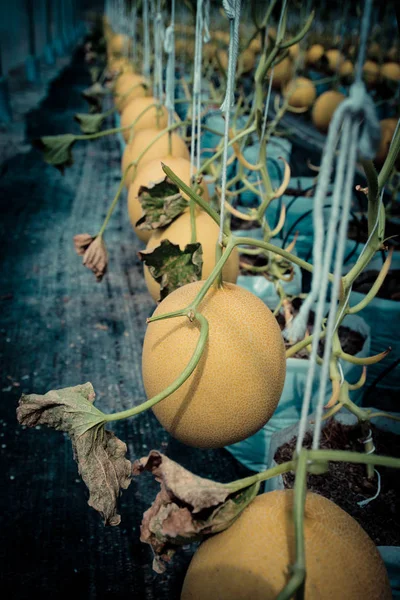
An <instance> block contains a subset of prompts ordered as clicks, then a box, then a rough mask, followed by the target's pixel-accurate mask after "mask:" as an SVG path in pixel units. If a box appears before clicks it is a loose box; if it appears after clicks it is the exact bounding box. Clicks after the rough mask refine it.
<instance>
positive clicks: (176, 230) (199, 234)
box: [144, 211, 239, 302]
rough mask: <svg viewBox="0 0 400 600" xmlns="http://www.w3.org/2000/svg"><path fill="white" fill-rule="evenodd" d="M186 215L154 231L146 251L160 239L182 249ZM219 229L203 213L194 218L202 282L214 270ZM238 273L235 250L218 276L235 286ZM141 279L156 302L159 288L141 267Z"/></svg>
mask: <svg viewBox="0 0 400 600" xmlns="http://www.w3.org/2000/svg"><path fill="white" fill-rule="evenodd" d="M191 234H192V230H191V226H190V213H189V212H185V213H183V214H182V215H180V216H179V217H178V218H177V219H175V221H173V222H172V223H171V224H170V225H168V227H166V228H165V229H157V230H155V231H154V233H153V235H152V236H151V237H150V239H149V241H148V243H147V246H146V250H152V249H153V248H156V247H157V246H159V245H160V244H161V241H162V240H169V241H170V242H171V243H172V244H179V246H180V248H181V249H182V250H183V249H184V247H185V246H186V244H190V241H191ZM218 234H219V227H218V226H217V224H216V223H215V222H214V221H213V220H212V219H211V217H210V216H209V215H207V213H205V212H204V211H199V212H198V213H197V215H196V241H197V242H200V243H201V246H202V250H203V267H202V272H201V274H202V278H203V279H206V278H207V277H208V276H209V275H210V273H211V271H212V270H213V268H214V267H215V248H216V245H217V240H218ZM238 274H239V258H238V253H237V251H236V249H235V250H234V251H233V252H232V254H231V255H230V257H229V259H228V261H227V263H226V264H225V266H224V268H223V270H222V275H223V279H224V281H228V282H231V283H235V282H236V280H237V276H238ZM144 278H145V281H146V285H147V289H148V290H149V293H150V295H151V297H152V298H153V300H154V302H158V300H159V299H160V286H159V284H158V283H157V281H156V280H155V279H154V278H153V277H152V276H151V275H150V272H149V270H148V268H147V267H146V266H145V267H144Z"/></svg>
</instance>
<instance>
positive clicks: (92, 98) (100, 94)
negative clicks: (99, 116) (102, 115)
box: [82, 81, 109, 112]
mask: <svg viewBox="0 0 400 600" xmlns="http://www.w3.org/2000/svg"><path fill="white" fill-rule="evenodd" d="M108 93H109V90H108V89H107V88H106V87H104V86H102V85H101V83H99V82H98V81H96V82H95V83H94V84H93V85H91V86H90V87H88V88H87V89H86V90H83V92H82V96H83V97H84V98H85V100H87V102H88V103H89V104H90V105H91V107H92V110H93V112H100V111H101V104H102V100H103V98H104V96H106V95H107V94H108Z"/></svg>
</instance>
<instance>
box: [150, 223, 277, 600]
mask: <svg viewBox="0 0 400 600" xmlns="http://www.w3.org/2000/svg"><path fill="white" fill-rule="evenodd" d="M184 216H186V215H184ZM180 218H182V217H180ZM202 285H203V282H195V283H190V284H188V285H185V286H183V287H181V288H179V289H177V290H175V291H174V292H172V293H171V294H169V296H167V297H166V298H165V299H164V300H163V301H162V302H161V304H160V305H159V306H158V307H157V309H156V311H155V313H154V314H155V315H160V314H163V313H166V312H169V311H175V310H178V309H182V308H184V307H186V306H187V305H188V304H189V303H191V302H192V301H193V300H194V298H195V297H196V295H197V293H198V292H199V291H200V289H201V287H202ZM198 310H199V311H200V312H201V313H202V314H203V315H204V317H206V319H207V320H208V322H209V337H208V341H207V343H206V347H205V350H204V353H203V355H202V357H201V359H200V361H199V364H198V365H197V367H196V369H195V371H194V372H193V373H192V375H191V376H190V377H189V379H188V380H187V381H186V382H185V383H184V384H183V385H182V386H181V387H180V388H179V389H178V390H177V391H176V392H174V393H173V394H171V395H170V396H168V397H167V398H165V399H164V400H162V401H161V402H159V403H158V404H156V405H155V406H154V407H153V411H154V414H155V416H156V417H157V419H158V420H159V421H160V423H161V425H162V426H163V427H164V428H165V429H166V430H167V431H168V432H169V433H171V435H173V436H174V437H175V438H177V439H178V440H180V441H181V442H183V443H185V444H188V445H190V446H196V447H199V448H218V447H223V446H226V445H228V444H233V443H235V442H239V441H240V440H243V439H245V438H247V437H249V436H250V435H253V434H254V433H255V432H256V431H258V430H259V429H260V428H261V427H263V426H264V425H265V423H266V422H267V421H268V420H269V419H270V417H271V416H272V414H273V412H274V410H275V409H276V406H277V404H278V401H279V398H280V395H281V393H282V389H283V383H284V380H285V370H286V359H285V349H284V344H283V340H282V335H281V332H280V329H279V327H278V325H277V322H276V319H275V317H274V316H273V314H272V312H271V311H270V310H269V308H268V307H267V306H266V305H265V304H264V303H263V302H262V301H261V300H260V299H259V298H257V297H256V296H255V295H254V294H252V293H251V292H249V291H248V290H245V289H243V288H241V287H239V286H237V285H234V284H232V283H225V284H224V286H223V287H222V288H216V287H214V286H213V287H212V288H211V289H210V290H209V291H208V293H207V295H206V297H205V298H204V300H203V301H202V302H201V303H200V306H199V309H198ZM198 339H199V325H198V323H196V322H192V323H191V322H190V321H189V319H188V318H186V317H184V318H179V319H167V320H163V321H158V322H155V323H149V325H148V327H147V331H146V335H145V339H144V345H143V355H142V372H143V381H144V386H145V390H146V394H147V396H148V398H151V397H153V396H154V395H155V394H157V393H158V392H161V391H162V390H163V389H165V387H166V386H167V385H169V384H171V383H172V382H173V381H174V380H175V379H176V378H177V377H178V376H179V375H180V373H181V372H182V370H183V368H184V367H185V366H186V365H187V364H188V362H189V360H190V358H191V356H192V354H193V352H194V349H195V347H196V344H197V342H198ZM255 349H257V350H255ZM187 597H188V598H189V597H190V596H187ZM207 597H208V598H215V597H216V596H215V593H214V594H213V593H211V594H208V596H207V595H204V596H202V598H207ZM248 598H251V596H248Z"/></svg>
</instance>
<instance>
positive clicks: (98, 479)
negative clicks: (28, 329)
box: [17, 383, 131, 525]
mask: <svg viewBox="0 0 400 600" xmlns="http://www.w3.org/2000/svg"><path fill="white" fill-rule="evenodd" d="M94 398H95V392H94V389H93V386H92V384H91V383H85V384H83V385H77V386H75V387H69V388H64V389H60V390H51V391H50V392H47V394H44V395H39V394H29V395H22V396H21V399H20V401H19V406H18V408H17V419H18V421H19V423H21V425H26V426H27V427H34V426H36V425H46V426H48V427H51V428H53V429H56V430H58V431H64V432H66V433H67V434H68V435H69V436H70V438H71V442H72V448H73V451H74V458H75V460H76V461H77V463H78V470H79V474H80V475H81V477H82V479H83V481H84V482H85V484H86V485H87V487H88V489H89V492H90V497H89V502H88V503H89V506H91V507H92V508H94V509H95V510H97V511H98V512H99V513H100V514H101V515H102V517H103V519H104V523H105V524H106V525H118V524H119V523H120V521H121V518H120V515H119V514H118V513H117V499H118V496H119V494H120V490H121V489H126V488H127V487H128V486H129V484H130V481H131V463H130V461H129V460H127V459H126V458H125V454H126V451H127V448H126V445H125V444H124V442H122V441H121V440H119V439H118V438H117V437H116V436H115V435H114V434H113V433H112V432H110V431H107V430H106V429H104V421H105V415H104V413H102V412H101V411H100V410H99V409H98V408H96V407H95V406H94V404H93V402H94Z"/></svg>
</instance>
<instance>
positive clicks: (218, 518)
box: [133, 450, 260, 573]
mask: <svg viewBox="0 0 400 600" xmlns="http://www.w3.org/2000/svg"><path fill="white" fill-rule="evenodd" d="M143 471H150V472H151V473H152V474H153V475H154V477H155V479H156V480H157V481H158V482H159V483H160V486H161V489H160V492H159V493H158V494H157V496H156V498H155V500H154V503H153V504H152V506H151V507H150V508H149V509H148V510H147V511H146V512H145V513H144V515H143V520H142V524H141V537H140V539H141V541H142V542H145V543H147V544H150V545H151V547H152V550H153V553H154V561H153V569H154V570H155V571H157V572H158V573H162V572H163V571H164V570H165V563H168V562H169V561H170V560H171V558H172V556H173V554H174V553H175V551H176V550H177V548H178V547H179V546H182V545H185V544H188V543H190V542H196V541H200V540H202V539H204V537H206V536H208V535H212V534H214V533H219V532H220V531H223V530H224V529H226V528H227V527H229V526H230V525H231V524H232V523H233V522H234V521H235V520H236V519H237V518H238V516H239V515H240V513H241V512H242V511H243V509H244V508H245V507H246V506H247V505H248V504H249V503H250V502H251V501H252V500H253V498H254V497H255V496H256V495H257V493H258V491H259V487H260V484H259V483H256V484H253V485H251V486H249V487H247V488H244V489H243V490H240V491H232V488H229V486H227V485H223V484H222V483H218V482H216V481H212V480H210V479H204V478H203V477H198V476H197V475H194V474H193V473H191V472H190V471H188V470H187V469H184V468H183V467H182V466H181V465H179V464H178V463H176V462H174V461H173V460H171V459H169V458H168V457H166V456H164V455H163V454H161V453H160V452H157V451H156V450H152V451H151V452H150V454H149V455H148V456H147V457H145V458H141V459H140V460H137V461H135V462H134V464H133V474H134V475H140V473H142V472H143Z"/></svg>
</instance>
